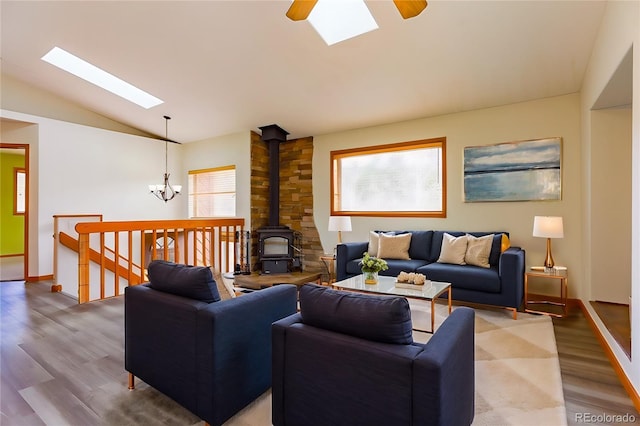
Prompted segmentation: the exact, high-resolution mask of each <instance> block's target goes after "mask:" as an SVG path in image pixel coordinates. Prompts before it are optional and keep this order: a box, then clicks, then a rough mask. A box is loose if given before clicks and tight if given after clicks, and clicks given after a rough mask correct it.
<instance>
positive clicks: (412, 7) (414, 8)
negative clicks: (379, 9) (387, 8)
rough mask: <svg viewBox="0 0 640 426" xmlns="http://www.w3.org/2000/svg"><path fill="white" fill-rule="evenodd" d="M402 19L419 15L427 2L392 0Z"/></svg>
mask: <svg viewBox="0 0 640 426" xmlns="http://www.w3.org/2000/svg"><path fill="white" fill-rule="evenodd" d="M393 2H394V3H395V4H396V7H397V8H398V11H399V12H400V15H402V17H403V18H404V19H409V18H413V17H414V16H418V15H420V12H422V11H423V10H425V9H426V7H427V0H393Z"/></svg>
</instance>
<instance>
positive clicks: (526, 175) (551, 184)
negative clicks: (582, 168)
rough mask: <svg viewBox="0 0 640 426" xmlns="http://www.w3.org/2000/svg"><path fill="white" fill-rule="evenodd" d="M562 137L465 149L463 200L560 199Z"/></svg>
mask: <svg viewBox="0 0 640 426" xmlns="http://www.w3.org/2000/svg"><path fill="white" fill-rule="evenodd" d="M561 154H562V138H548V139H535V140H528V141H519V142H509V143H500V144H496V145H485V146H472V147H466V148H464V166H463V171H464V201H465V202H483V201H527V200H560V199H561V196H562V191H561V190H562V171H561V164H562V158H561Z"/></svg>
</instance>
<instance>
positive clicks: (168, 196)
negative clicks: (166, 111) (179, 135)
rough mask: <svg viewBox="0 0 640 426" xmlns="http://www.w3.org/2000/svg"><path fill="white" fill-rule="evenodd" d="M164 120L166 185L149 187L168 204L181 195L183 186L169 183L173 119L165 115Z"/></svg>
mask: <svg viewBox="0 0 640 426" xmlns="http://www.w3.org/2000/svg"><path fill="white" fill-rule="evenodd" d="M164 119H165V133H164V134H165V138H164V183H162V184H160V185H149V192H151V193H152V194H153V195H155V196H156V197H158V198H159V199H160V200H162V201H164V202H165V203H166V202H167V201H169V200H173V198H174V197H175V196H176V195H177V194H179V193H180V191H181V190H182V185H175V186H171V184H170V183H169V173H168V172H167V171H168V165H169V120H171V117H169V116H166V115H165V116H164Z"/></svg>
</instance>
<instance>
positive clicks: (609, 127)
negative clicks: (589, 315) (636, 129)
mask: <svg viewBox="0 0 640 426" xmlns="http://www.w3.org/2000/svg"><path fill="white" fill-rule="evenodd" d="M631 112H632V111H631V108H610V109H605V110H598V111H593V112H592V113H591V141H592V143H591V150H592V152H591V160H592V162H591V165H590V167H591V182H590V187H591V191H590V193H591V222H592V227H591V256H592V258H591V259H592V260H591V262H589V266H588V267H587V268H588V271H587V275H588V276H589V277H590V279H591V283H592V286H591V296H590V300H599V301H604V302H612V303H623V304H627V303H629V296H631V233H630V232H629V229H630V228H631V131H632V121H631V119H632V117H631Z"/></svg>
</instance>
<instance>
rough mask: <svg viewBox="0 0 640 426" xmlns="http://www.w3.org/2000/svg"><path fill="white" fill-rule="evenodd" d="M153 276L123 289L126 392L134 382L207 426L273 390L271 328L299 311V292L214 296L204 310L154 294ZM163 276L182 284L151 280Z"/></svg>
mask: <svg viewBox="0 0 640 426" xmlns="http://www.w3.org/2000/svg"><path fill="white" fill-rule="evenodd" d="M165 266H166V265H165ZM174 266H175V265H174ZM171 267H172V266H171V265H169V268H171ZM163 268H164V266H163ZM152 270H154V271H155V269H153V268H152V267H151V266H150V268H149V271H150V280H151V284H143V285H138V286H133V287H127V288H126V289H125V369H126V370H127V371H128V372H129V373H130V379H129V385H130V388H132V387H133V377H134V376H136V377H138V378H140V379H141V380H143V381H144V382H146V383H147V384H149V385H150V386H152V387H154V388H155V389H157V390H159V391H160V392H162V393H164V394H165V395H167V396H169V397H170V398H172V399H173V400H175V401H176V402H177V403H179V404H180V405H182V406H183V407H185V408H187V409H188V410H190V411H191V412H192V413H194V414H195V415H197V416H198V417H200V418H201V419H203V420H204V421H205V422H207V423H209V424H210V425H221V424H222V423H224V422H225V421H226V420H227V419H229V418H230V417H232V416H233V415H234V414H235V413H237V412H238V411H240V410H241V409H242V408H244V407H245V406H246V405H247V404H249V403H250V402H251V401H253V400H255V399H256V398H257V397H258V396H260V395H261V394H262V393H264V392H265V391H267V390H268V389H269V387H270V386H271V324H272V323H273V322H274V321H277V320H279V319H281V318H284V317H286V316H288V315H291V314H293V313H295V312H296V308H297V305H296V303H297V289H296V286H293V285H280V286H274V287H271V288H268V289H265V290H262V291H256V292H253V293H249V294H246V295H242V296H239V297H236V298H232V299H228V300H223V301H215V299H219V297H216V296H217V292H214V293H215V294H214V295H213V296H214V297H213V299H214V301H213V302H211V303H207V302H206V301H202V300H197V299H193V298H189V297H184V296H180V295H177V294H172V293H171V289H170V288H169V289H167V288H166V286H165V288H163V289H162V290H156V289H154V288H153V282H154V277H153V276H152ZM156 272H157V271H156ZM189 272H191V270H189ZM166 277H170V278H171V279H173V280H175V281H179V280H180V279H182V281H184V278H185V277H184V274H182V276H173V275H170V274H167V273H166V271H164V270H163V271H162V275H160V276H159V277H158V274H157V273H156V280H157V282H162V279H163V278H166ZM164 284H166V283H162V285H161V287H162V286H163V285H164ZM180 288H181V289H183V287H180ZM180 291H183V290H180Z"/></svg>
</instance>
